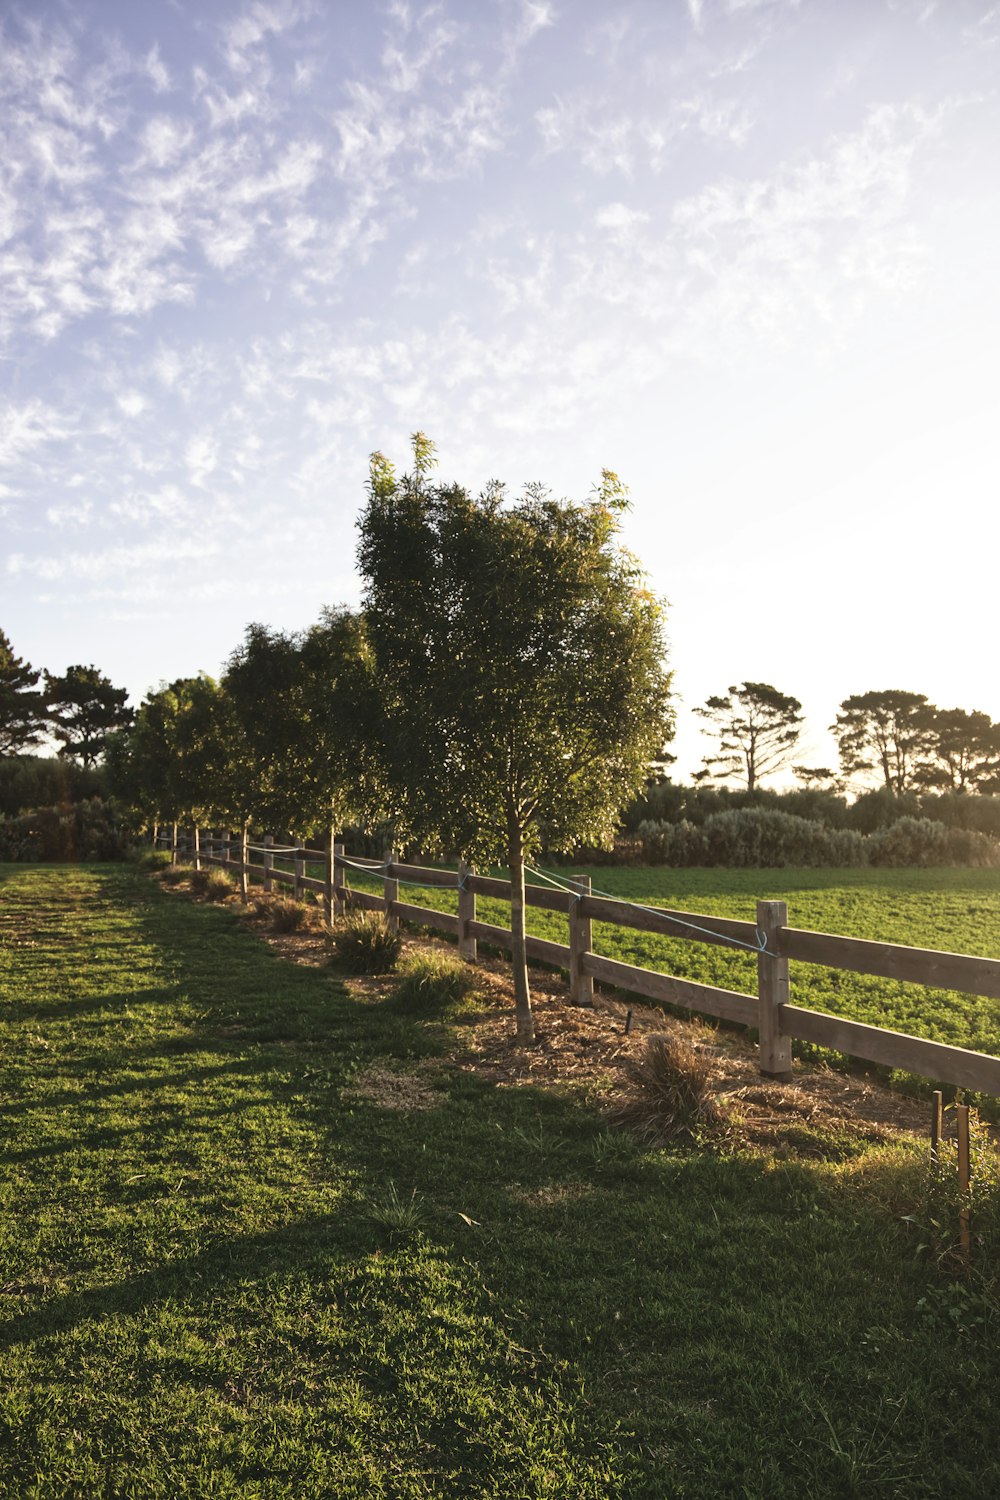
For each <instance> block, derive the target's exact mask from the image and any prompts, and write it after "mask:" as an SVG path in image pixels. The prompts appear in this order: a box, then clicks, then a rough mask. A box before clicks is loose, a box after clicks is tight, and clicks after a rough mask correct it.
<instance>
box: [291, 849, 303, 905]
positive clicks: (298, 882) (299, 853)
mask: <svg viewBox="0 0 1000 1500" xmlns="http://www.w3.org/2000/svg"><path fill="white" fill-rule="evenodd" d="M305 856H306V851H305V849H304V848H303V846H302V845H301V844H299V845H298V847H297V849H296V850H295V866H294V868H295V884H294V885H293V886H292V893H293V895H294V896H295V899H296V901H301V900H302V877H303V875H304V874H305V873H306V857H305Z"/></svg>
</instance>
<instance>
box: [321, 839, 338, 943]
mask: <svg viewBox="0 0 1000 1500" xmlns="http://www.w3.org/2000/svg"><path fill="white" fill-rule="evenodd" d="M336 837H337V835H336V834H335V833H334V831H333V829H332V828H331V829H330V832H329V833H328V834H327V836H326V842H325V844H324V846H323V852H324V854H325V856H326V858H325V859H324V861H323V864H324V869H323V921H324V923H325V924H326V926H327V927H332V926H333V885H334V880H333V874H334V870H333V863H334V860H335V858H336V848H337V846H336V844H335V843H334V839H335V838H336Z"/></svg>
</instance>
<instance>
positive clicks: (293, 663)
mask: <svg viewBox="0 0 1000 1500" xmlns="http://www.w3.org/2000/svg"><path fill="white" fill-rule="evenodd" d="M223 682H224V687H225V689H226V691H227V693H228V694H229V696H230V698H231V700H232V703H233V706H234V708H235V711H236V714H237V715H238V717H239V720H240V726H241V732H242V736H243V740H244V743H245V746H246V752H247V755H248V757H249V765H248V766H247V772H246V779H247V783H248V786H252V787H253V789H254V806H253V811H254V816H256V817H258V818H259V819H261V820H262V821H263V822H265V823H269V824H270V825H271V826H276V827H281V828H288V829H290V830H294V831H295V832H296V833H298V834H301V835H306V834H310V833H315V832H317V831H324V832H328V831H329V830H330V829H331V828H342V827H343V826H344V824H345V823H346V822H348V821H351V820H353V819H355V818H357V817H358V816H360V815H362V814H363V812H364V811H365V810H367V809H371V808H373V807H374V806H375V805H376V804H377V801H378V795H379V793H378V772H377V767H376V764H375V761H376V757H375V755H374V753H373V752H374V747H375V746H376V745H377V742H378V738H379V735H378V723H377V715H378V693H377V689H376V685H375V681H374V674H373V662H372V654H371V651H370V649H369V647H368V643H367V636H366V630H365V622H364V619H363V617H362V616H360V615H359V614H357V613H356V612H352V611H351V610H347V609H339V610H335V609H327V610H324V612H323V615H322V617H321V619H320V620H319V622H318V623H317V624H315V625H313V626H311V627H310V629H308V630H306V631H302V632H299V633H297V634H288V633H284V632H282V631H276V630H269V629H268V628H267V627H266V626H264V625H259V624H255V625H250V626H248V628H247V632H246V636H245V639H244V641H243V643H242V645H241V646H239V647H238V648H237V650H236V651H234V652H233V654H232V656H231V657H230V658H229V663H228V665H227V667H226V673H225V677H224V679H223Z"/></svg>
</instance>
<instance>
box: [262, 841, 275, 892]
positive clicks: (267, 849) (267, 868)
mask: <svg viewBox="0 0 1000 1500" xmlns="http://www.w3.org/2000/svg"><path fill="white" fill-rule="evenodd" d="M273 843H274V834H273V833H265V835H264V890H265V891H266V892H267V894H268V895H270V894H271V892H272V891H273V889H274V881H273V880H272V879H271V871H272V870H273V869H274V855H273V854H272V853H271V845H272V844H273Z"/></svg>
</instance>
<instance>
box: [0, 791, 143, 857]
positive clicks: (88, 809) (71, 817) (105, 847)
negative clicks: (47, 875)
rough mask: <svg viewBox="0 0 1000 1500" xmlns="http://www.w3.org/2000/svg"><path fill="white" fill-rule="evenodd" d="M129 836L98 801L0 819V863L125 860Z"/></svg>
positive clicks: (108, 807) (108, 805)
mask: <svg viewBox="0 0 1000 1500" xmlns="http://www.w3.org/2000/svg"><path fill="white" fill-rule="evenodd" d="M129 842H130V836H129V833H128V831H127V830H126V829H125V828H124V827H122V826H121V825H120V824H119V822H118V818H117V814H116V810H115V807H114V804H113V803H111V802H103V801H102V800H101V798H100V797H85V798H83V799H81V800H80V801H79V802H72V803H64V804H61V805H58V806H55V807H37V808H34V809H33V810H32V811H31V812H23V813H18V814H17V815H16V816H15V817H6V818H4V817H0V861H12V862H14V863H19V862H29V863H35V862H39V861H49V860H78V859H83V860H93V859H124V858H125V855H126V853H127V851H128V846H129Z"/></svg>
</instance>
